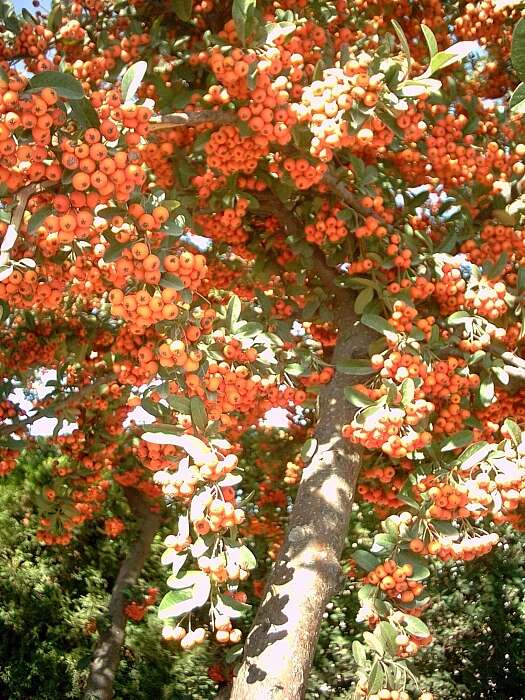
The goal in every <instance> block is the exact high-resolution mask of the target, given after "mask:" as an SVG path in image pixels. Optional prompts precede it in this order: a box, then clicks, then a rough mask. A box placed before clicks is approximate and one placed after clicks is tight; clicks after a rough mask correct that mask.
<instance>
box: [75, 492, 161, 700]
mask: <svg viewBox="0 0 525 700" xmlns="http://www.w3.org/2000/svg"><path fill="white" fill-rule="evenodd" d="M124 491H125V493H126V497H127V499H128V502H129V504H130V507H131V510H132V511H133V513H134V515H135V516H136V517H137V518H138V519H139V521H140V530H139V536H138V539H137V540H136V542H135V543H134V544H133V546H132V547H131V549H130V551H129V553H128V556H127V557H126V558H125V559H124V561H123V562H122V564H121V566H120V570H119V572H118V576H117V580H116V581H115V585H114V586H113V590H112V592H111V600H110V603H109V619H110V626H109V628H108V629H107V630H105V631H104V632H102V633H101V634H100V636H99V638H98V641H97V644H96V646H95V649H94V652H93V660H92V662H91V665H90V669H89V677H88V681H87V685H86V690H85V693H84V699H85V700H111V698H112V697H113V682H114V680H115V674H116V672H117V668H118V664H119V660H120V649H121V647H122V644H123V643H124V636H125V631H126V616H125V615H124V604H125V598H124V592H125V590H126V589H127V588H129V587H130V586H133V585H134V584H135V583H136V581H137V579H138V577H139V575H140V572H141V571H142V569H143V567H144V563H145V561H146V559H147V558H148V555H149V552H150V549H151V543H152V542H153V538H154V537H155V534H156V532H157V530H158V529H159V526H160V522H161V516H160V515H159V514H157V513H152V512H151V511H150V510H149V508H148V504H147V502H146V500H145V498H144V496H143V495H142V494H141V493H140V492H139V491H137V490H136V489H133V488H126V489H124Z"/></svg>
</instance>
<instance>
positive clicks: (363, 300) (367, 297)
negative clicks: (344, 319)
mask: <svg viewBox="0 0 525 700" xmlns="http://www.w3.org/2000/svg"><path fill="white" fill-rule="evenodd" d="M373 298H374V289H373V287H365V288H364V289H362V290H361V291H360V292H359V294H358V295H357V297H356V300H355V302H354V311H355V312H356V314H359V315H360V314H362V313H363V311H364V310H365V308H366V307H367V306H368V304H370V302H371V301H372V299H373Z"/></svg>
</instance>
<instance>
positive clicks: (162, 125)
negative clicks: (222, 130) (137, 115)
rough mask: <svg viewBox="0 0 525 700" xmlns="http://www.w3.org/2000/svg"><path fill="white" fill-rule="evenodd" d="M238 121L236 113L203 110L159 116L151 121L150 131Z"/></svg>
mask: <svg viewBox="0 0 525 700" xmlns="http://www.w3.org/2000/svg"><path fill="white" fill-rule="evenodd" d="M235 121H238V117H237V115H236V114H235V112H223V111H219V110H211V109H207V110H202V111H201V112H175V113H174V114H159V115H156V116H154V117H152V118H151V119H150V122H149V131H150V133H152V132H155V131H161V130H162V129H172V128H173V127H174V126H197V125H199V124H231V123H232V122H235Z"/></svg>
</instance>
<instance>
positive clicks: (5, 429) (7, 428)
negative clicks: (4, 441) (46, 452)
mask: <svg viewBox="0 0 525 700" xmlns="http://www.w3.org/2000/svg"><path fill="white" fill-rule="evenodd" d="M112 379H115V375H114V374H106V375H104V376H102V377H100V379H97V381H96V382H93V383H92V384H86V385H85V386H83V387H80V388H79V390H78V391H75V392H70V393H69V394H66V395H65V396H63V398H61V399H60V400H57V401H55V402H54V403H52V404H51V405H49V406H46V407H45V408H44V409H43V411H38V410H37V412H36V413H34V414H33V415H32V416H29V417H28V418H26V419H25V420H18V421H13V422H12V423H4V424H3V425H0V437H1V436H2V435H11V434H13V433H15V432H16V431H18V430H19V429H20V428H27V427H29V426H30V425H32V424H33V423H35V422H36V421H37V420H40V418H46V417H47V416H46V413H47V412H48V411H50V410H51V411H54V412H56V411H59V410H60V409H61V408H64V407H65V406H67V405H68V403H69V401H70V400H71V399H73V400H78V399H81V398H83V397H84V396H88V395H89V394H90V393H91V392H92V391H93V390H94V389H96V388H97V387H99V386H102V385H103V384H106V383H107V382H108V381H111V380H112Z"/></svg>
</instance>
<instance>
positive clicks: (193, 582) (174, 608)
mask: <svg viewBox="0 0 525 700" xmlns="http://www.w3.org/2000/svg"><path fill="white" fill-rule="evenodd" d="M169 580H170V586H171V587H172V588H174V589H175V590H173V591H170V592H169V593H167V594H166V595H165V596H164V598H163V599H162V600H161V602H160V605H159V610H158V615H159V618H160V619H161V620H168V619H169V618H172V617H179V616H180V615H185V614H186V613H189V612H191V611H192V610H194V609H195V608H200V607H202V606H203V605H204V604H205V603H206V601H207V600H208V596H209V595H210V590H211V582H210V579H209V577H208V576H207V575H206V574H205V573H204V572H203V571H188V572H186V573H185V574H184V575H183V576H181V577H180V578H179V577H178V576H175V577H174V576H170V579H169Z"/></svg>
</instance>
